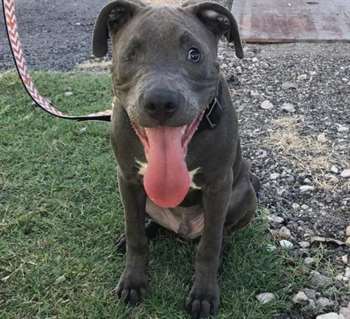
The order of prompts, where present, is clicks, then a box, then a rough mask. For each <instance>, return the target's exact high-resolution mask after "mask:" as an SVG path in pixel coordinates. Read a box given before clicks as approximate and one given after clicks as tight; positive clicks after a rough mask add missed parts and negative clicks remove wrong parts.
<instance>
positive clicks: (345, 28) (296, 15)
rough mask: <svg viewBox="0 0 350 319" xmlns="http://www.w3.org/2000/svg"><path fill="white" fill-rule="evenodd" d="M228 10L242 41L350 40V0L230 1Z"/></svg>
mask: <svg viewBox="0 0 350 319" xmlns="http://www.w3.org/2000/svg"><path fill="white" fill-rule="evenodd" d="M232 12H233V14H234V16H235V17H236V19H237V21H238V23H239V25H240V31H241V36H242V39H243V40H245V41H246V42H251V43H259V42H261V43H278V42H282V43H283V42H298V41H300V42H309V41H310V42H321V41H329V42H333V41H343V42H348V41H349V42H350V0H234V3H233V7H232Z"/></svg>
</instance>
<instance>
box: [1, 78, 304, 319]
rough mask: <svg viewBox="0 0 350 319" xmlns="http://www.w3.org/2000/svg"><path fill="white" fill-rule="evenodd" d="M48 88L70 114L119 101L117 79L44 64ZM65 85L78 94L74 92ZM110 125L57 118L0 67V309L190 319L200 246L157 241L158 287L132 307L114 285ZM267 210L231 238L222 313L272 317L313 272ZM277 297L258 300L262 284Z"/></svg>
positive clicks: (18, 314)
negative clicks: (283, 244) (297, 258)
mask: <svg viewBox="0 0 350 319" xmlns="http://www.w3.org/2000/svg"><path fill="white" fill-rule="evenodd" d="M34 78H35V80H36V83H37V84H38V86H39V87H40V90H41V91H42V93H43V94H44V95H47V96H49V97H50V98H51V99H52V100H53V101H54V102H57V103H58V105H62V106H63V107H64V109H65V110H69V111H70V112H71V113H75V114H81V113H86V112H89V111H95V110H103V109H105V108H107V107H109V105H110V103H111V84H110V81H111V80H110V77H109V76H107V75H91V74H90V75H87V74H86V75H81V74H59V73H57V74H56V73H54V74H53V73H36V74H35V76H34ZM65 91H72V92H74V95H73V96H70V97H66V96H64V92H65ZM109 130H110V127H109V124H108V123H77V122H70V121H64V120H59V119H55V118H53V117H50V116H49V115H47V114H45V113H44V112H42V111H40V110H39V109H37V108H34V107H33V106H32V104H31V101H30V99H29V97H28V96H27V95H26V94H25V93H24V91H23V89H22V88H21V86H20V84H19V81H18V79H17V76H16V75H15V74H13V73H6V74H3V75H1V77H0V309H1V310H0V318H1V319H3V318H6V319H7V318H8V319H13V318H118V319H119V318H186V315H185V312H184V311H183V302H184V298H185V296H186V294H187V292H188V291H189V289H190V284H191V276H192V271H193V266H192V260H193V254H194V249H195V246H194V245H193V244H191V243H184V242H180V241H178V240H176V239H175V238H174V237H171V236H170V237H167V236H163V237H161V239H160V240H158V241H155V242H152V244H151V259H150V279H151V281H150V285H151V294H150V296H149V297H148V298H147V299H146V300H145V302H144V303H143V304H142V305H140V306H139V307H138V308H136V309H134V310H131V309H128V308H127V307H125V306H123V305H121V304H119V303H118V301H117V300H116V299H115V298H114V296H113V294H112V289H113V288H114V286H115V284H116V282H117V280H118V277H119V275H120V274H121V272H122V270H123V265H124V257H123V256H121V255H117V253H116V251H115V247H114V240H115V238H116V237H117V236H118V234H120V233H121V232H122V229H123V213H122V206H121V203H120V200H119V197H118V195H117V193H116V186H117V185H116V178H115V176H116V164H115V160H114V158H113V155H112V152H111V147H110V143H109ZM263 215H264V214H263V213H261V212H260V214H259V216H260V217H258V218H257V220H256V222H255V223H254V224H253V225H252V226H250V227H249V228H247V229H246V230H244V231H241V232H239V233H237V234H236V235H235V236H233V237H232V238H231V239H230V243H229V244H230V245H229V249H228V256H227V258H226V259H225V263H224V268H223V269H224V270H223V273H222V274H221V276H220V283H221V287H222V297H221V299H222V306H221V312H220V318H237V319H243V318H251V319H260V318H261V319H263V318H266V319H270V318H272V317H273V314H276V313H279V312H286V311H288V309H289V307H290V302H289V301H288V300H289V299H290V298H289V297H288V295H289V294H290V292H291V291H295V290H296V289H297V287H298V286H299V285H300V281H301V280H302V279H303V278H302V275H300V272H299V268H298V267H297V266H295V264H293V263H292V264H290V263H287V262H286V260H287V257H286V256H284V255H283V254H282V253H281V252H280V251H278V250H277V251H273V252H269V251H268V249H266V247H267V245H268V244H270V243H271V241H270V239H269V237H268V235H267V232H266V222H265V220H264V218H263ZM265 291H268V292H274V293H275V294H276V295H277V300H276V301H275V302H272V303H270V304H267V305H261V304H259V303H258V302H257V301H256V299H255V296H256V294H258V293H260V292H265Z"/></svg>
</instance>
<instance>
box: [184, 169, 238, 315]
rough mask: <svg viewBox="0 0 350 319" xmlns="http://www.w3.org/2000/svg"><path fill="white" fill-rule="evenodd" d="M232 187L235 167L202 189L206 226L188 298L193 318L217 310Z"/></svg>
mask: <svg viewBox="0 0 350 319" xmlns="http://www.w3.org/2000/svg"><path fill="white" fill-rule="evenodd" d="M231 189H232V171H231V173H229V174H228V175H226V176H225V177H223V179H221V180H220V181H218V182H216V183H215V184H212V185H210V186H208V187H206V188H205V189H204V190H203V208H204V230H203V234H202V238H201V240H200V243H199V247H198V252H197V256H196V261H195V276H194V282H193V286H192V289H191V291H190V294H189V296H188V298H187V300H186V308H187V310H188V312H189V313H190V314H191V316H192V318H207V317H209V316H210V315H216V314H217V312H218V308H219V299H220V291H219V285H218V278H217V276H218V268H219V263H220V253H221V246H222V239H223V227H224V223H225V216H226V212H227V209H228V205H229V202H230V196H231Z"/></svg>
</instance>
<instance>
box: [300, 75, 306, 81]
mask: <svg viewBox="0 0 350 319" xmlns="http://www.w3.org/2000/svg"><path fill="white" fill-rule="evenodd" d="M306 79H307V75H306V74H301V75H299V76H298V81H305V80H306Z"/></svg>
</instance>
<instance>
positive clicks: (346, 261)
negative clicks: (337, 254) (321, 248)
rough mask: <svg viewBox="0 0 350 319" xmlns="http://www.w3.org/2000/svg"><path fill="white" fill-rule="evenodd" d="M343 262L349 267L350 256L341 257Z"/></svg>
mask: <svg viewBox="0 0 350 319" xmlns="http://www.w3.org/2000/svg"><path fill="white" fill-rule="evenodd" d="M341 261H342V262H343V263H344V264H345V265H347V264H348V262H349V256H348V255H344V256H341Z"/></svg>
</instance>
